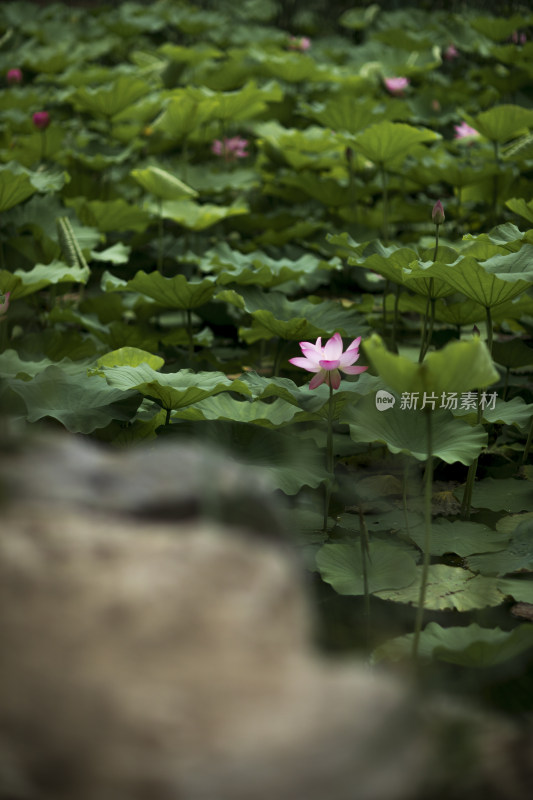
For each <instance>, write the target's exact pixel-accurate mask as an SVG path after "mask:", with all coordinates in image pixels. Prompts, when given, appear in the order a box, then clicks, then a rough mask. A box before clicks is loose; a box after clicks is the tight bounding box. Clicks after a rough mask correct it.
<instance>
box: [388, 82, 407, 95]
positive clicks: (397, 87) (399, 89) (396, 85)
mask: <svg viewBox="0 0 533 800" xmlns="http://www.w3.org/2000/svg"><path fill="white" fill-rule="evenodd" d="M409 83H410V80H409V78H385V79H384V84H385V86H386V88H387V89H388V91H389V92H390V93H391V94H395V95H397V96H398V97H401V96H402V95H403V90H404V89H406V88H407V87H408V86H409Z"/></svg>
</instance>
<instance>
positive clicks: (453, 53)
mask: <svg viewBox="0 0 533 800" xmlns="http://www.w3.org/2000/svg"><path fill="white" fill-rule="evenodd" d="M443 55H444V58H445V59H446V61H453V59H454V58H458V57H459V50H458V49H457V48H456V46H455V45H454V44H450V45H448V47H447V48H446V50H445V51H444V53H443Z"/></svg>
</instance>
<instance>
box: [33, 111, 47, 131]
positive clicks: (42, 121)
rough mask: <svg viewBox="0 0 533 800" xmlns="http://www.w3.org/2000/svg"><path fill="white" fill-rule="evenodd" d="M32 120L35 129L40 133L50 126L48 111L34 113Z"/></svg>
mask: <svg viewBox="0 0 533 800" xmlns="http://www.w3.org/2000/svg"><path fill="white" fill-rule="evenodd" d="M32 120H33V124H34V125H35V127H36V128H38V129H39V130H40V131H44V130H46V129H47V128H48V126H49V125H50V114H49V113H48V111H36V112H35V114H34V115H33V117H32Z"/></svg>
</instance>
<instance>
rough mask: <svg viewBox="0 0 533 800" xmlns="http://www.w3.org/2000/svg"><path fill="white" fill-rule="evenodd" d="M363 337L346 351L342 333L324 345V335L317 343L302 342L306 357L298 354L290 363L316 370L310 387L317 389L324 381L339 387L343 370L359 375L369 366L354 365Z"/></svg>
mask: <svg viewBox="0 0 533 800" xmlns="http://www.w3.org/2000/svg"><path fill="white" fill-rule="evenodd" d="M360 342H361V337H360V336H358V337H357V339H354V340H353V342H352V343H351V344H350V345H349V346H348V348H347V350H346V352H343V350H342V337H341V335H340V333H335V334H334V335H333V336H332V337H331V339H328V341H327V342H326V344H325V345H324V347H322V337H321V336H319V337H318V339H317V340H316V342H315V344H312V343H311V342H300V347H301V349H302V353H303V354H304V357H303V358H302V357H301V356H298V357H296V358H290V359H289V363H290V364H294V366H295V367H301V368H302V369H306V370H307V371H308V372H316V375H315V376H314V377H313V378H311V381H310V383H309V388H310V389H316V387H317V386H320V385H321V384H322V383H325V384H327V385H328V386H331V387H332V388H333V389H338V388H339V386H340V383H341V376H340V373H341V372H345V373H346V374H347V375H358V374H359V373H360V372H364V371H365V370H367V369H368V367H353V366H352V364H354V363H355V362H356V361H357V359H358V358H359V344H360Z"/></svg>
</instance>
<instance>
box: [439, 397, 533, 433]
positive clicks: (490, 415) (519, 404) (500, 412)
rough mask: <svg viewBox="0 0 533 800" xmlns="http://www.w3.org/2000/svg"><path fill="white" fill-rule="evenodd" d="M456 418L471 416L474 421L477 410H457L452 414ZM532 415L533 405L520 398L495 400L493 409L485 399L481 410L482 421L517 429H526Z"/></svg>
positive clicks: (489, 401)
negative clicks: (511, 426)
mask: <svg viewBox="0 0 533 800" xmlns="http://www.w3.org/2000/svg"><path fill="white" fill-rule="evenodd" d="M453 413H454V414H455V416H456V417H466V416H469V415H470V416H471V417H473V418H474V419H475V418H476V415H477V410H473V409H470V410H467V409H465V408H459V409H457V410H454V412H453ZM532 415H533V403H529V404H526V403H525V402H524V400H522V398H521V397H513V398H512V399H511V400H500V399H498V398H497V399H496V402H495V403H494V408H493V407H492V402H491V399H490V398H487V404H486V405H485V407H484V408H483V420H484V421H485V422H490V423H491V424H494V423H497V424H499V425H516V426H517V427H518V428H522V429H525V428H527V427H528V425H529V423H530V421H531V417H532Z"/></svg>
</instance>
